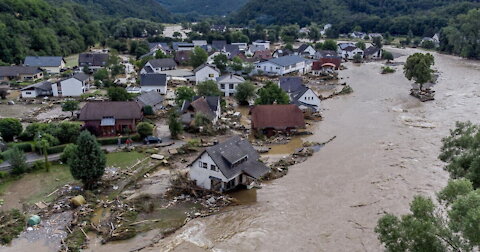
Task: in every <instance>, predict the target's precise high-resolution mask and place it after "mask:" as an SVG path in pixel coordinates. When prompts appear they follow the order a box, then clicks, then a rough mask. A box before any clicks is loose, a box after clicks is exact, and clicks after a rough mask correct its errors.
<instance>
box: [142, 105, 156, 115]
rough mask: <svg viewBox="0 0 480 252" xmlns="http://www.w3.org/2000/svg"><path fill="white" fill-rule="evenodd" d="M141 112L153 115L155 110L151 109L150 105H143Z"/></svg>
mask: <svg viewBox="0 0 480 252" xmlns="http://www.w3.org/2000/svg"><path fill="white" fill-rule="evenodd" d="M143 114H144V115H154V114H155V112H154V111H153V108H152V106H150V105H145V106H143Z"/></svg>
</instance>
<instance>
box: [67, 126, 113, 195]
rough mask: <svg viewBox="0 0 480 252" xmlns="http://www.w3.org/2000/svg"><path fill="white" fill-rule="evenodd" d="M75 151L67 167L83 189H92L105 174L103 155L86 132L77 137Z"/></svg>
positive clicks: (92, 137) (98, 146) (93, 138)
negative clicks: (79, 181) (80, 182)
mask: <svg viewBox="0 0 480 252" xmlns="http://www.w3.org/2000/svg"><path fill="white" fill-rule="evenodd" d="M76 146H77V148H76V149H75V151H74V153H73V155H72V157H71V158H70V160H69V162H68V165H69V166H70V172H71V173H72V176H73V177H74V178H75V179H78V180H81V181H82V183H83V185H84V187H85V189H87V190H89V189H92V188H94V186H95V185H96V183H97V182H98V180H100V179H101V178H102V176H103V173H104V172H105V165H106V158H105V153H104V152H103V151H102V149H101V148H100V145H99V144H98V143H97V140H96V139H95V137H94V136H93V135H92V134H90V132H88V131H87V130H85V131H82V133H81V134H80V136H79V137H78V140H77V144H76Z"/></svg>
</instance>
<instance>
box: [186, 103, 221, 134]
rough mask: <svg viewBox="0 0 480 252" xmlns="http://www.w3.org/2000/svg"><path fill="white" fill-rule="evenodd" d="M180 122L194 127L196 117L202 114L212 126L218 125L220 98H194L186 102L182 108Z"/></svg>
mask: <svg viewBox="0 0 480 252" xmlns="http://www.w3.org/2000/svg"><path fill="white" fill-rule="evenodd" d="M180 112H181V116H180V120H181V121H182V123H183V124H184V125H185V126H187V127H188V126H192V124H193V123H194V120H195V115H196V114H197V113H201V114H203V115H205V116H206V117H207V118H208V119H209V120H210V121H211V122H212V124H216V123H217V121H218V118H220V115H221V114H222V113H221V106H220V97H218V96H194V97H193V98H192V101H191V102H190V101H187V100H184V101H183V104H182V107H181V108H180Z"/></svg>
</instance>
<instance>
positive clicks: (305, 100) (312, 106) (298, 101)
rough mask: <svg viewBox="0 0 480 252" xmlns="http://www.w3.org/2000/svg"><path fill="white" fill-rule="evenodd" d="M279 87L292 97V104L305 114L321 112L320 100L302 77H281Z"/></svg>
mask: <svg viewBox="0 0 480 252" xmlns="http://www.w3.org/2000/svg"><path fill="white" fill-rule="evenodd" d="M278 84H279V86H280V88H282V89H283V91H285V92H287V94H288V95H289V96H290V102H291V103H292V104H295V105H297V106H298V107H299V108H300V109H301V110H302V111H304V112H307V111H308V112H318V111H320V98H318V96H317V94H315V92H313V90H312V89H310V88H308V87H307V86H305V85H304V84H303V80H302V78H301V77H280V80H279V83H278Z"/></svg>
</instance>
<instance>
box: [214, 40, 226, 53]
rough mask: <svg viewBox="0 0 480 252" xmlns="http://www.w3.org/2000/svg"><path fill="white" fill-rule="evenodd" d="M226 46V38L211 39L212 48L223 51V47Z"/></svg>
mask: <svg viewBox="0 0 480 252" xmlns="http://www.w3.org/2000/svg"><path fill="white" fill-rule="evenodd" d="M226 46H227V41H226V40H213V41H212V49H213V50H215V51H217V52H225V47H226Z"/></svg>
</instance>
